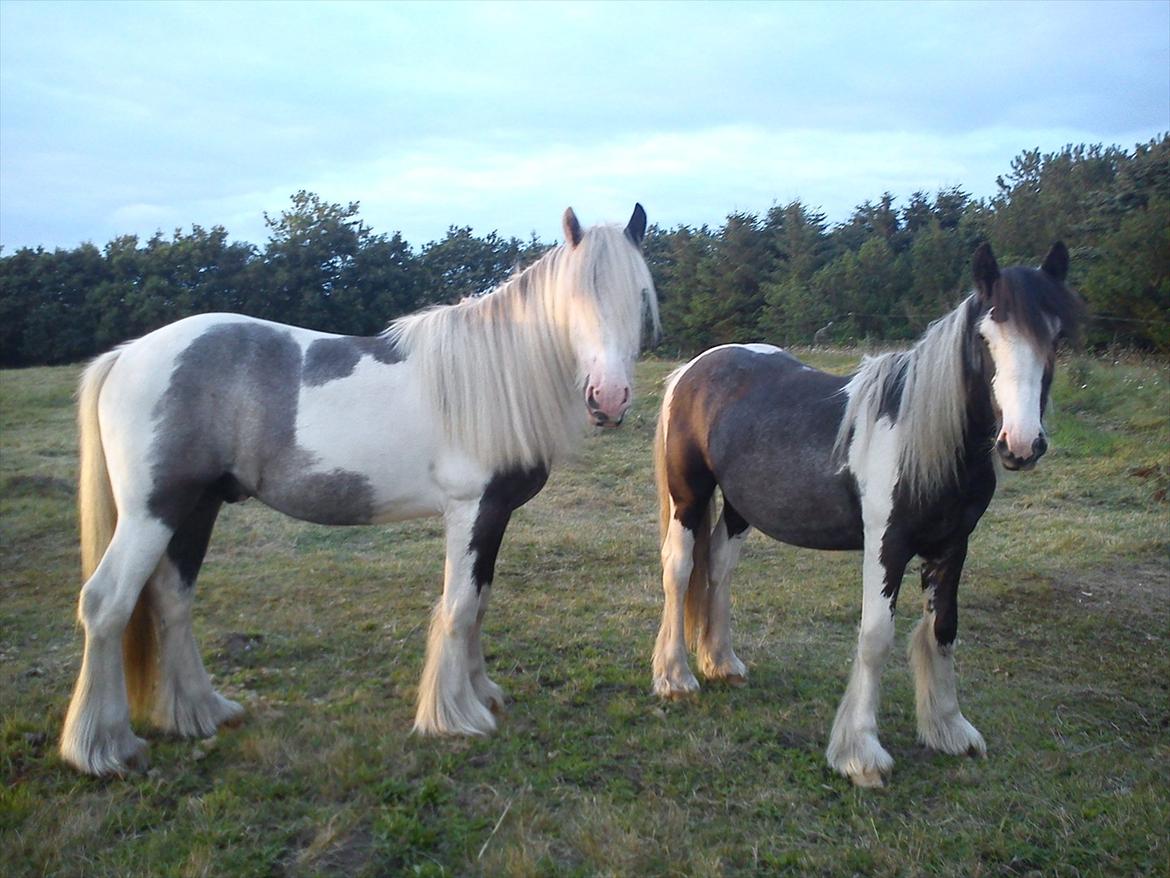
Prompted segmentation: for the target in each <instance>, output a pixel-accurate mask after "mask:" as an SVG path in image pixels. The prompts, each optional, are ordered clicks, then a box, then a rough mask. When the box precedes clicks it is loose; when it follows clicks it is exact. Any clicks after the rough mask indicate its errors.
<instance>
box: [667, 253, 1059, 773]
mask: <svg viewBox="0 0 1170 878" xmlns="http://www.w3.org/2000/svg"><path fill="white" fill-rule="evenodd" d="M1068 262H1069V257H1068V250H1067V249H1066V248H1065V247H1064V245H1063V244H1060V243H1057V244H1055V245H1054V246H1053V247H1052V250H1051V251H1050V252H1049V254H1048V256H1047V258H1045V260H1044V263H1043V265H1042V266H1041V267H1040V268H1039V269H1032V268H1023V267H1016V268H1008V269H1005V270H1004V271H1002V272H1001V271H1000V270H999V267H998V266H997V264H996V260H995V257H994V255H993V254H992V252H991V248H990V247H989V246H988V245H986V244H985V245H983V246H982V247H980V248H979V250H978V251H977V252H976V254H975V257H974V261H973V269H974V275H975V291H974V292H973V293H972V294H971V295H970V296H969V297H967V298H966V299H965V300H964V301H963V302H962V304H960V305H959V307H958V308H956V309H955V310H954V311H952V312H951V313H950V314H948V315H946V316H945V317H942V318H941V319H939V320H938V321H936V322H935V323H934V324H932V325H931V326H930V328H929V329H927V331H926V333H925V334H924V335H923V337H922V338H921V339H920V340H919V341H918V342H917V344H915V345H914V347H913V348H911V349H910V350H908V351H904V352H900V353H889V354H883V355H881V356H877V357H867V358H866V359H865V360H864V361H863V362H862V364H861V367H860V369H859V370H858V372H857V373H856V374H854V375H852V376H848V377H838V376H835V375H830V374H827V373H825V372H821V371H818V370H816V369H813V368H811V367H809V366H806V365H804V364H803V363H801V362H800V361H799V360H797V359H796V358H795V357H792V356H791V355H789V354H788V353H786V352H785V351H783V350H781V349H779V348H776V347H772V346H770V345H755V344H753V345H724V346H722V347H717V348H713V349H711V350H709V351H706V352H705V353H703V354H701V355H699V356H698V357H696V358H695V359H694V360H692V361H691V362H689V363H687V364H686V365H685V366H683V367H682V368H680V369H678V370H676V371H675V372H674V373H673V374H672V375H671V376H670V377H669V379H668V381H667V388H666V393H665V398H664V399H663V403H662V410H661V414H660V416H659V420H658V430H657V435H656V439H655V444H654V458H655V465H656V472H657V479H658V493H659V500H660V509H661V523H662V581H663V590H664V591H665V606H664V609H663V616H662V627H661V629H660V631H659V633H658V640H657V644H656V646H655V649H654V660H653V674H654V690H655V692H657V693H658V694H659V695H661V696H663V697H667V698H670V697H677V696H681V695H686V694H688V693H691V692H694V691H696V690H697V689H698V682H697V681H696V679H695V677H694V676H693V675H692V673H691V670H690V668H689V666H688V664H687V645H688V643H689V644H690V645H692V646H693V647H694V648H695V649H696V651H697V655H698V663H699V670H700V671H701V672H702V674H703V675H704V676H705V677H706V678H707V679H709V680H725V681H727V682H729V683H732V684H738V685H742V684H743V683H744V682H745V681H746V679H747V670H746V668H745V667H744V664H743V662H742V661H740V659H739V658H738V657H737V656H736V654H735V652H734V650H733V649H732V645H731V627H730V576H731V571H732V568H733V567H734V566H735V563H736V560H737V558H738V557H739V553H740V549H741V547H742V546H743V542H744V539H745V538H746V536H747V534H748V531H749V529H750V528H752V527H754V528H757V529H758V530H760V531H762V532H763V533H765V534H767V535H768V536H770V537H772V538H774V539H777V540H780V541H781V542H785V543H790V544H792V545H795V546H802V547H806V548H813V549H854V550H857V549H861V550H863V551H864V560H863V564H862V590H863V595H862V607H861V627H860V632H859V635H858V642H857V653H856V657H855V659H854V663H853V671H852V674H851V677H850V680H849V685H848V687H847V689H846V691H845V696H844V698H843V700H842V701H841V705H840V708H839V709H838V711H837V717H836V720H835V721H834V723H833V730H832V733H831V735H830V739H829V746H828V749H827V751H826V756H827V758H828V761H829V764H830V765H831V766H832V767H833V768H834V769H835V770H837V771H838V772H840V773H841V774H843V775H846V776H847V777H849V778H850V779H851V780H852V781H853V782H854V783H856V784H858V785H860V786H875V785H880V784H881V783H882V779H883V776H885V775H887V774H888V773H889V772H890V770H891V769H892V767H893V759H892V758H891V757H890V755H889V753H887V752H886V750H885V749H884V748H883V747H882V745H881V743H880V742H879V740H878V734H877V715H876V714H877V705H878V680H879V675H880V671H881V666H882V664H883V661H884V659H885V657H886V654H887V653H888V652H889V649H890V646H891V645H892V641H893V636H894V618H893V613H894V605H895V602H896V600H897V597H898V589H899V587H900V585H901V582H902V577H903V575H904V572H905V569H906V565H907V564H908V563H909V561H910V560H911V559H912V558H913V557H914V556H915V555H917V556H920V557H921V558H922V560H923V566H922V588H923V590H924V593H925V607H924V611H923V617H922V619H921V621H920V622H919V623H918V625H917V627H916V628H915V630H914V633H913V634H912V635H911V637H910V648H909V656H910V663H911V665H912V667H913V670H914V678H915V687H916V701H917V714H918V738H919V740H920V741H921V742H922V743H924V744H926V745H927V746H929V747H932V748H934V749H937V750H940V751H943V752H945V753H953V754H961V753H971V754H978V755H983V754H985V753H986V749H987V748H986V744H985V743H984V740H983V737H982V736H981V735H980V734H979V732H978V731H976V729H975V728H974V726H972V725H971V724H970V723H969V722H968V721H967V720H966V719H965V718H964V716H963V714H962V712H961V711H960V710H959V703H958V698H957V694H956V681H955V670H954V645H955V637H956V632H957V629H958V604H957V599H956V594H957V588H958V584H959V574H960V572H961V570H962V567H963V561H964V559H965V558H966V554H967V541H968V538H969V536H970V534H971V532H972V531H973V530H974V528H975V525H976V524H977V523H978V521H979V518H980V516H981V515H982V514H983V512H984V511H985V510H986V509H987V506H988V504H989V503H990V502H991V497H992V495H993V493H994V492H995V482H996V473H995V462H994V461H995V459H996V458H998V459H999V461H1000V463H1001V464H1002V466H1003V467H1005V468H1006V469H1010V470H1025V469H1030V468H1031V467H1033V466H1034V465H1035V464H1036V461H1037V460H1038V459H1039V458H1040V457H1041V455H1043V454H1044V452H1045V450H1046V449H1047V444H1048V443H1047V437H1046V435H1045V432H1044V428H1043V420H1042V419H1043V415H1044V410H1045V406H1046V404H1047V402H1048V393H1049V388H1050V386H1051V382H1052V375H1053V367H1054V362H1055V352H1056V345H1057V342H1058V339H1059V338H1060V337H1061V336H1062V335H1064V334H1071V333H1073V332H1074V331H1075V330H1076V326H1077V322H1078V320H1079V316H1080V305H1079V301H1078V299H1077V298H1076V296H1075V295H1073V294H1072V293H1071V292H1070V291H1069V290H1068V289H1067V288H1066V286H1065V283H1064V281H1065V277H1066V275H1067V273H1068ZM716 488H718V489H719V491H720V493H721V494H722V499H723V504H722V512H721V514H720V516H719V519H718V521H717V522H716V523H715V525H714V528H712V526H711V520H712V518H713V517H714V509H715V502H714V501H715V489H716Z"/></svg>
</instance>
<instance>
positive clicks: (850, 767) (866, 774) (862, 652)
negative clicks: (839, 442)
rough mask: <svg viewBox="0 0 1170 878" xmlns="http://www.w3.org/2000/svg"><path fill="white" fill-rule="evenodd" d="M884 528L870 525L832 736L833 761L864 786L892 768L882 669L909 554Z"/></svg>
mask: <svg viewBox="0 0 1170 878" xmlns="http://www.w3.org/2000/svg"><path fill="white" fill-rule="evenodd" d="M898 542H899V541H898V540H896V539H894V538H893V537H892V535H891V533H890V532H889V531H888V530H886V529H885V528H884V527H883V528H882V529H881V530H878V529H877V528H872V529H871V528H870V527H868V526H867V527H866V532H865V560H864V562H863V568H862V590H863V595H862V604H861V628H860V630H859V632H858V637H857V654H856V656H855V658H854V660H853V670H852V672H851V673H850V677H849V685H848V687H847V688H846V690H845V696H844V698H842V699H841V705H840V707H838V708H837V717H836V719H835V720H834V721H833V731H832V733H831V734H830V736H829V746H828V748H827V750H826V751H825V756H826V758H827V759H828V761H829V765H830V766H832V767H833V768H834V769H836V770H837V771H838V772H840V773H841V774H843V775H845V776H846V777H848V778H849V779H850V780H851V781H853V783H854V784H856V785H857V786H861V787H876V786H881V785H882V777H883V775H886V774H889V772H890V770H891V769H892V768H893V767H894V760H893V757H891V756H890V754H889V753H887V752H886V750H885V748H884V747H882V745H881V742H880V741H879V740H878V731H877V708H878V699H879V692H880V682H881V670H882V665H883V664H884V663H885V660H886V656H887V655H888V654H889V651H890V646H891V645H892V644H893V640H894V605H895V603H896V601H897V598H898V588H899V587H900V586H901V584H902V576H903V575H904V573H905V570H906V564H907V562H908V561H909V559H910V556H909V554H908V553H907V552H906V551H904V550H903V549H902V548H901V547H900V546H899V545H898Z"/></svg>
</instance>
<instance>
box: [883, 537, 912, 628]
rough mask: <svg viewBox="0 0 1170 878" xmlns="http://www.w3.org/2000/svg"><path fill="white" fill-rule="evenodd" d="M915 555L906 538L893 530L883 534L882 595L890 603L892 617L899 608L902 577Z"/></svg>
mask: <svg viewBox="0 0 1170 878" xmlns="http://www.w3.org/2000/svg"><path fill="white" fill-rule="evenodd" d="M912 557H914V553H913V552H911V551H910V549H909V548H908V547H907V540H906V539H905V537H904V536H903V535H902V534H901V533H899V532H897V531H895V530H894V529H893V528H887V530H886V532H885V533H884V534H882V548H881V553H880V554H879V555H878V560H879V562H880V563H881V565H882V569H883V570H885V577H884V581H883V585H882V594H883V595H884V596H885V597H886V598H888V599H889V601H890V615H891V616H892V615H894V611H895V610H896V609H897V608H898V591H899V590H900V589H901V588H902V577H903V576H905V575H906V565H907V564H909V563H910V559H911V558H912Z"/></svg>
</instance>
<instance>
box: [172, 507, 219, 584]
mask: <svg viewBox="0 0 1170 878" xmlns="http://www.w3.org/2000/svg"><path fill="white" fill-rule="evenodd" d="M223 501H224V495H223V491H222V490H221V488H220V486H219V485H218V484H216V485H213V486H211V487H209V488H208V489H207V490H206V491H204V492H203V494H202V495H200V497H199V499H198V500H197V501H196V503H195V506H194V508H193V509H192V510H191V511H190V513H188V515H187V517H186V518H185V519H184V520H183V523H182V525H180V526H179V528H178V530H176V531H175V534H174V536H172V537H171V541H170V543H168V544H167V557H168V558H170V559H171V563H173V564H174V565H175V567H176V568H178V571H179V577H180V578H181V579H182V580H183V584H184V585H185V586H186V587H187V588H191V587H192V586H194V585H195V577H197V576H198V575H199V568H200V567H202V566H203V558H204V556H205V555H206V554H207V545H208V543H209V542H210V541H211V529H212V528H213V527H215V519H216V517H217V516H218V515H219V508H220V506H222V505H223Z"/></svg>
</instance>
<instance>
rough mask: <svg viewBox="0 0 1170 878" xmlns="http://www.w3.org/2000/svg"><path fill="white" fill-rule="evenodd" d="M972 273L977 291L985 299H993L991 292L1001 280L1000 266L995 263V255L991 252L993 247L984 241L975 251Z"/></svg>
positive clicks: (972, 260)
mask: <svg viewBox="0 0 1170 878" xmlns="http://www.w3.org/2000/svg"><path fill="white" fill-rule="evenodd" d="M971 271H972V273H973V274H974V275H975V289H976V290H978V291H979V295H980V296H981V297H982V298H984V299H990V298H991V291H992V289H994V287H995V282H996V281H997V280H999V264H998V263H997V262H996V261H995V254H994V253H992V252H991V245H990V244H988V243H987V242H986V241H984V242H983V243H982V244H980V245H979V249H978V250H976V251H975V256H974V257H972V259H971Z"/></svg>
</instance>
